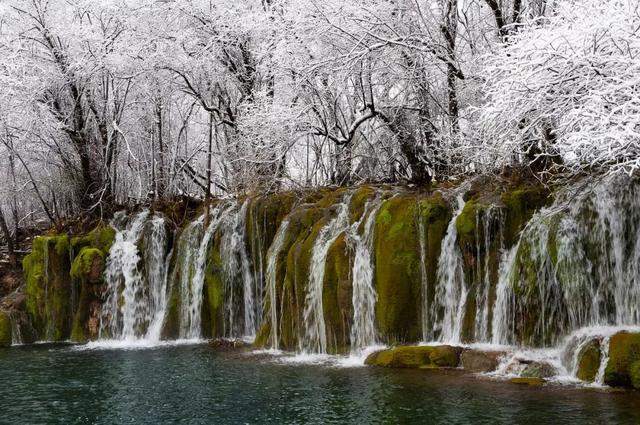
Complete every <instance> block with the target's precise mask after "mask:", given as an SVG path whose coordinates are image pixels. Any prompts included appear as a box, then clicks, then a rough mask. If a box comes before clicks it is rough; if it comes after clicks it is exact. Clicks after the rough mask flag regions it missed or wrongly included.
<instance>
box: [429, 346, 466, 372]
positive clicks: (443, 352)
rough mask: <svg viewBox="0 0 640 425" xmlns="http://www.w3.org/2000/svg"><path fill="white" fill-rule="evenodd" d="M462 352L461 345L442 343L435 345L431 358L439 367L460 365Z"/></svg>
mask: <svg viewBox="0 0 640 425" xmlns="http://www.w3.org/2000/svg"><path fill="white" fill-rule="evenodd" d="M461 353H462V348H461V347H452V346H451V345H441V346H437V347H433V351H431V353H430V354H429V360H430V361H431V363H432V364H434V365H436V366H438V367H458V365H459V364H460V354H461Z"/></svg>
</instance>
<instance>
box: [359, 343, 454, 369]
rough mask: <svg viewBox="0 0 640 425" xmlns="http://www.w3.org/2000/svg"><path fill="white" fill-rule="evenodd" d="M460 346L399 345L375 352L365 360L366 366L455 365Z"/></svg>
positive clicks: (409, 367) (425, 366)
mask: <svg viewBox="0 0 640 425" xmlns="http://www.w3.org/2000/svg"><path fill="white" fill-rule="evenodd" d="M461 352H462V349H461V348H460V347H452V346H450V345H440V346H399V347H394V348H389V349H387V350H382V351H378V352H375V353H373V354H371V355H369V357H367V359H366V360H365V364H366V365H368V366H380V367H390V368H408V369H434V368H441V367H442V368H444V367H457V366H458V364H459V363H460V353H461Z"/></svg>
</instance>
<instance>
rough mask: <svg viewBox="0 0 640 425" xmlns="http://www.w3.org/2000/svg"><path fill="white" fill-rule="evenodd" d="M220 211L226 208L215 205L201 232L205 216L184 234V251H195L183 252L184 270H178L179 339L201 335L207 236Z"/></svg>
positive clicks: (219, 215) (210, 233)
mask: <svg viewBox="0 0 640 425" xmlns="http://www.w3.org/2000/svg"><path fill="white" fill-rule="evenodd" d="M223 211H225V212H226V210H223V209H222V208H220V207H216V208H214V209H213V210H212V211H211V212H210V214H209V224H208V226H207V228H206V229H205V230H204V233H203V234H202V229H203V227H204V221H205V220H204V219H205V216H204V215H203V216H201V217H199V218H198V219H197V220H196V221H195V222H194V223H193V227H191V228H190V229H189V230H190V232H189V234H188V235H187V239H186V242H187V247H188V250H189V251H193V250H195V256H194V255H193V254H194V253H192V252H189V253H187V255H186V256H185V257H187V258H186V259H185V263H184V265H185V266H186V271H185V269H184V268H183V270H182V273H183V274H182V281H181V287H182V300H181V301H182V304H181V307H182V309H181V315H180V316H181V326H180V337H181V338H186V339H200V337H201V336H202V298H203V291H204V280H205V274H206V267H207V256H208V253H209V246H210V243H211V239H212V238H213V235H214V233H215V232H216V230H217V229H218V227H219V226H220V223H221V222H222V220H223V219H224V217H225V214H224V213H222V212H223ZM185 231H186V230H185ZM201 234H202V237H201V238H200V235H201ZM196 246H197V249H196Z"/></svg>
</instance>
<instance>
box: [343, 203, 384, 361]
mask: <svg viewBox="0 0 640 425" xmlns="http://www.w3.org/2000/svg"><path fill="white" fill-rule="evenodd" d="M381 206H382V199H380V198H377V199H375V200H374V201H370V202H367V203H366V205H365V208H364V213H363V214H362V217H361V219H360V220H359V221H356V222H355V223H354V224H353V225H352V227H351V231H350V233H349V236H350V239H351V240H353V241H354V242H355V257H354V261H353V271H352V276H353V294H352V301H353V324H352V325H351V352H352V353H359V352H361V351H362V350H363V349H365V348H366V347H370V346H372V345H374V344H376V342H377V340H376V328H375V305H376V300H377V294H376V290H375V288H374V286H373V278H374V270H373V258H372V257H373V255H372V254H373V242H374V240H373V237H374V227H375V221H376V216H377V214H378V210H379V209H380V207H381ZM362 221H364V229H363V232H362V234H361V235H359V234H358V228H359V227H360V225H361V224H362Z"/></svg>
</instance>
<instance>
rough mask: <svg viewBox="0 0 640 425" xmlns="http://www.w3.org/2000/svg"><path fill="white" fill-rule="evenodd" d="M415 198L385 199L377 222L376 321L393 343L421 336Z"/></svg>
mask: <svg viewBox="0 0 640 425" xmlns="http://www.w3.org/2000/svg"><path fill="white" fill-rule="evenodd" d="M417 205H418V204H417V202H416V199H415V197H413V196H410V195H399V196H395V197H393V198H391V199H388V200H387V201H385V202H384V203H383V204H382V206H381V207H380V210H379V212H378V216H377V217H376V223H375V243H374V246H375V269H376V278H375V288H376V292H377V294H378V302H377V304H376V321H377V325H378V329H379V332H380V336H381V337H382V338H383V340H384V341H386V342H389V343H396V342H411V341H418V340H419V339H420V337H421V329H420V323H421V320H420V315H421V309H422V302H421V299H422V296H421V292H422V280H421V274H420V242H419V236H418V231H417V218H418V208H417Z"/></svg>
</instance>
